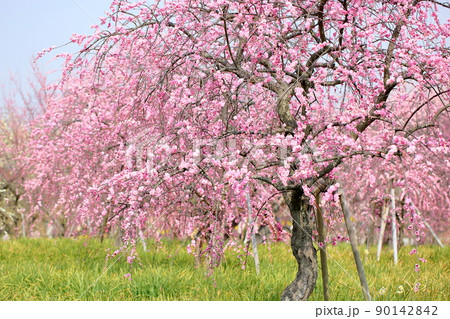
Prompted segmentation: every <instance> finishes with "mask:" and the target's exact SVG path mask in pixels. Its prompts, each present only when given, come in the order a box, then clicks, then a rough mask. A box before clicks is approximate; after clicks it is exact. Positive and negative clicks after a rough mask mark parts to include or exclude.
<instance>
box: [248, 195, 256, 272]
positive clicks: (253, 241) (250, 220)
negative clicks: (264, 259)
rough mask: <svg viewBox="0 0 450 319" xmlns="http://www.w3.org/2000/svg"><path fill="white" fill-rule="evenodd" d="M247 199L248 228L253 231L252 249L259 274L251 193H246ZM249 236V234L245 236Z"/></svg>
mask: <svg viewBox="0 0 450 319" xmlns="http://www.w3.org/2000/svg"><path fill="white" fill-rule="evenodd" d="M245 196H246V199H247V209H248V216H249V227H248V228H247V232H249V231H251V234H250V235H251V239H252V250H253V258H254V260H255V268H256V273H257V274H258V275H259V255H258V243H257V242H256V234H255V232H254V231H253V227H252V226H253V222H254V219H253V214H252V205H251V203H250V195H249V194H248V193H247V194H245ZM245 237H247V236H245Z"/></svg>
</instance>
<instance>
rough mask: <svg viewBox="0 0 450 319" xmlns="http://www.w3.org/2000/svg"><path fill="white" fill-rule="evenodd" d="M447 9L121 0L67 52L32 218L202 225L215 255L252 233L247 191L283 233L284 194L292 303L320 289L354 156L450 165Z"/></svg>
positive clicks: (181, 227) (401, 4) (105, 226)
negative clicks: (333, 210)
mask: <svg viewBox="0 0 450 319" xmlns="http://www.w3.org/2000/svg"><path fill="white" fill-rule="evenodd" d="M439 5H441V6H446V5H444V4H439V3H438V2H437V1H417V0H415V1H410V0H401V1H400V0H399V1H378V0H370V1H358V0H354V1H353V0H339V1H337V0H334V1H331V0H321V1H284V2H282V3H281V2H272V1H261V0H258V1H255V0H246V1H239V2H238V1H204V2H202V1H187V0H180V1H172V2H168V3H166V4H164V5H163V4H159V3H158V4H155V5H147V4H145V3H136V4H130V3H127V2H124V1H114V2H113V3H112V5H111V8H110V9H111V11H110V13H108V16H107V17H106V18H101V23H100V25H99V26H96V27H95V28H96V31H95V33H94V34H93V35H90V36H84V35H74V36H73V38H72V41H73V42H75V43H78V44H79V45H80V46H81V47H82V49H81V51H80V54H79V55H78V56H76V57H71V56H69V55H66V56H64V57H65V58H66V68H65V70H64V72H63V77H62V80H61V82H60V83H59V84H58V85H57V86H56V87H55V88H56V89H57V92H58V93H55V94H53V95H52V96H51V97H50V98H49V99H48V101H47V103H48V109H47V112H46V114H45V115H44V116H43V117H42V118H41V119H40V120H39V121H37V122H36V124H35V125H36V128H35V131H34V139H33V141H32V142H31V145H30V150H31V154H32V155H31V156H32V157H31V158H32V160H31V161H30V163H29V168H30V170H31V171H32V172H33V176H34V178H33V179H31V180H30V181H29V182H28V183H27V189H28V192H29V194H32V195H30V196H32V197H33V201H34V202H36V203H37V205H36V206H35V207H34V211H32V212H31V213H35V212H36V211H39V210H41V209H44V208H45V209H46V210H50V213H49V214H50V215H52V216H61V215H63V217H64V220H65V221H66V223H65V226H64V227H65V232H66V234H67V235H70V234H72V233H73V232H75V231H77V228H78V229H80V226H81V230H83V229H84V230H85V231H89V232H91V233H104V232H108V231H110V230H111V229H113V227H115V226H119V227H120V229H121V231H122V238H123V240H124V241H125V242H126V243H134V242H135V240H136V239H137V238H138V237H139V236H144V237H145V236H155V237H158V236H160V235H161V230H162V229H164V230H167V229H170V230H171V232H172V233H173V234H174V235H177V236H189V235H192V234H193V233H196V234H197V235H198V237H197V239H194V242H193V243H192V245H194V246H195V245H197V246H198V245H200V242H199V241H200V240H201V239H203V240H206V242H207V245H206V248H204V249H203V250H199V251H198V252H199V253H201V254H205V253H206V254H208V255H209V256H210V260H211V263H212V264H213V265H214V264H217V263H218V262H219V261H220V258H221V257H222V255H223V251H224V249H225V248H226V247H230V246H231V247H237V246H238V243H237V242H236V241H234V239H235V238H236V236H237V234H236V230H235V226H236V225H237V224H239V223H245V222H246V221H247V220H248V217H249V216H248V211H249V210H248V209H247V205H246V196H247V194H248V195H250V199H251V206H252V212H253V216H252V220H255V223H256V222H257V223H263V224H268V225H269V226H270V228H271V229H272V234H275V236H277V235H276V234H278V235H280V236H281V235H282V234H280V230H278V229H279V228H277V221H276V218H275V216H274V214H273V212H272V211H271V210H270V205H267V202H268V201H269V200H271V199H272V198H273V197H274V196H276V195H277V194H278V195H279V196H283V198H284V200H285V202H286V204H287V208H288V210H289V214H290V216H291V217H292V220H293V232H292V238H291V246H292V250H293V254H294V257H295V258H296V260H297V262H298V265H299V268H298V273H297V276H296V278H295V279H294V281H293V282H292V283H291V284H290V285H289V286H288V287H287V288H286V289H285V291H284V292H283V294H282V299H283V300H306V299H307V298H308V296H309V295H310V294H311V292H312V291H313V289H314V286H315V282H316V279H317V272H318V270H317V268H318V267H317V259H316V250H315V248H314V246H313V242H314V241H313V228H314V226H313V222H314V219H313V216H312V213H313V209H312V208H313V205H314V196H316V195H317V194H319V193H320V192H325V193H326V196H324V198H325V199H330V196H331V195H332V191H333V189H336V187H337V185H336V183H337V179H338V178H339V181H340V179H342V182H341V181H340V182H341V184H342V185H351V183H352V181H353V180H354V179H355V176H354V175H349V174H348V172H350V170H348V168H352V169H353V168H354V169H355V170H356V169H360V170H366V169H367V172H365V173H366V174H372V175H374V176H377V175H378V170H379V169H382V170H383V171H385V172H387V174H390V175H392V176H396V177H397V178H398V180H397V181H396V183H401V179H402V177H400V176H399V175H405V174H413V172H414V171H422V170H423V165H430V166H431V167H430V169H434V167H435V165H436V162H435V161H429V164H428V162H427V161H426V158H429V157H433V156H434V155H433V152H434V153H436V152H438V153H440V154H441V155H440V156H441V157H442V158H443V160H444V161H445V164H442V165H441V166H440V167H441V168H442V169H444V170H446V169H448V160H446V159H445V155H447V154H448V153H447V152H448V146H449V145H448V139H446V138H445V136H444V135H443V134H444V132H443V130H442V127H441V125H442V124H445V122H444V121H441V120H440V118H441V117H443V116H448V115H447V114H448V112H447V109H448V102H446V101H448V100H449V99H448V96H449V91H448V90H449V84H450V78H449V73H448V69H449V62H450V61H449V48H448V46H447V42H446V41H447V39H448V36H449V32H450V25H449V24H440V23H439V21H438V18H437V15H436V8H437V6H439ZM416 101H420V103H422V104H423V106H421V107H420V108H421V109H422V110H425V109H426V110H427V113H426V118H425V122H424V123H423V125H422V123H419V125H416V124H418V122H417V117H416V113H417V112H419V111H417V112H416V110H417V108H419V106H418V105H417V103H416ZM446 103H447V104H446ZM423 147H425V148H427V149H431V150H432V152H429V153H427V152H424V151H423V150H422V149H423ZM418 156H419V157H420V156H422V159H417V157H418ZM400 161H402V162H401V164H402V165H400ZM424 163H425V164H424ZM399 166H401V168H398V167H399ZM346 171H347V172H346ZM372 175H370V176H372ZM420 176H422V175H419V178H420ZM369 181H370V186H371V187H374V188H375V189H377V190H380V191H384V188H383V187H385V186H383V185H381V186H380V187H381V188H377V187H376V185H375V184H374V183H373V182H372V179H371V177H370V180H369ZM416 181H417V180H416ZM407 186H408V187H412V188H414V187H415V185H412V184H409V185H407ZM349 187H350V186H349ZM414 191H415V192H420V191H419V190H418V189H415V190H414ZM408 194H411V195H410V196H415V195H412V193H411V192H408ZM419 196H420V195H419ZM427 198H428V197H427ZM430 201H433V198H431V197H430ZM430 203H431V202H430ZM418 205H422V204H418ZM225 239H229V240H228V241H226V240H225ZM196 240H197V241H196ZM132 255H133V252H132Z"/></svg>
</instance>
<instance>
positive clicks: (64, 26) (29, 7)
mask: <svg viewBox="0 0 450 319" xmlns="http://www.w3.org/2000/svg"><path fill="white" fill-rule="evenodd" d="M110 3H111V0H20V1H11V0H0V4H1V10H0V30H2V36H1V40H0V41H1V42H0V43H1V46H0V85H2V84H3V85H5V87H6V88H7V87H8V82H9V77H10V72H11V73H12V74H15V75H17V76H18V77H19V78H20V79H21V80H22V81H25V80H26V79H27V78H28V77H29V76H30V74H31V67H30V61H31V58H32V56H33V55H34V54H36V53H38V52H40V51H42V50H43V49H45V48H48V47H51V46H59V45H62V44H65V43H67V42H69V40H70V37H71V35H72V34H73V33H81V34H89V33H91V32H92V30H91V28H90V26H91V25H93V24H95V23H96V22H97V21H98V18H99V17H101V16H104V12H105V11H107V10H108V8H109V5H110ZM439 13H440V17H441V20H442V21H445V20H447V19H449V18H450V10H446V9H442V10H440V12H439ZM76 48H77V47H76V46H75V45H69V46H66V47H63V48H61V49H59V50H58V51H57V52H58V53H60V52H70V53H74V52H75V51H76ZM48 61H49V57H47V58H46V59H42V61H40V63H39V66H40V68H41V70H42V71H43V72H44V73H45V72H49V71H51V70H54V69H56V68H57V65H56V64H54V63H53V64H50V63H49V62H48ZM54 77H55V76H53V78H54ZM50 78H52V76H50Z"/></svg>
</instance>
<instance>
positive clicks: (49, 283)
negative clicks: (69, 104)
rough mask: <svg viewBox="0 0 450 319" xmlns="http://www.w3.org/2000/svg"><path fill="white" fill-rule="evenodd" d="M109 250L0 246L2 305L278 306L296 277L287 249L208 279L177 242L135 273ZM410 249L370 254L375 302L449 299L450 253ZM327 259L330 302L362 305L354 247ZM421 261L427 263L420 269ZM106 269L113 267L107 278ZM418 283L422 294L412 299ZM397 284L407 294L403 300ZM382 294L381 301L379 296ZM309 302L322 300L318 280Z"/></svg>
mask: <svg viewBox="0 0 450 319" xmlns="http://www.w3.org/2000/svg"><path fill="white" fill-rule="evenodd" d="M108 247H111V246H108V244H107V243H106V244H105V243H104V244H103V245H102V244H100V243H99V242H98V241H97V240H93V239H86V238H81V239H75V240H74V239H18V240H11V241H7V242H0V300H279V298H280V295H281V292H282V291H283V289H284V288H285V287H286V285H288V284H289V283H290V282H291V280H292V279H293V277H294V276H295V273H296V263H295V260H294V258H293V257H292V255H291V252H290V250H289V247H288V246H287V245H286V244H283V243H278V244H273V245H272V246H271V247H270V248H269V247H267V246H259V253H260V260H261V274H260V275H259V276H258V275H256V273H255V270H254V266H253V260H252V258H251V257H249V258H248V264H247V267H246V269H241V264H240V261H239V259H238V258H237V257H236V256H235V255H234V254H233V253H232V252H230V253H227V254H226V258H225V262H224V263H223V264H222V265H221V266H220V267H218V268H216V269H215V271H214V273H213V274H212V275H211V276H207V272H208V270H207V269H205V268H196V267H194V257H193V256H191V255H189V254H187V252H186V249H185V248H184V246H183V245H182V243H180V242H176V241H169V242H166V243H165V245H164V246H162V245H157V244H155V243H150V244H149V251H148V252H143V251H140V252H139V257H140V262H135V263H134V265H133V266H132V268H131V266H130V265H129V264H128V263H126V261H125V260H124V258H121V259H120V260H118V261H117V262H116V263H115V264H113V265H112V266H111V264H112V263H113V262H114V260H115V259H108V260H107V259H106V258H105V257H106V254H107V252H106V248H108ZM111 249H114V248H112V247H111ZM410 249H411V248H409V247H404V248H402V249H401V250H400V252H399V263H398V264H397V265H394V264H393V261H392V252H391V251H389V249H385V250H384V252H383V255H382V258H381V261H380V262H376V260H375V253H376V252H375V251H376V249H375V247H373V248H371V249H370V252H369V254H368V255H367V256H366V257H365V260H364V266H365V271H366V276H367V278H368V281H369V287H370V291H371V294H372V296H373V297H374V299H375V300H449V299H450V298H449V297H450V291H449V287H450V285H449V277H450V276H449V275H450V272H449V265H448V260H449V257H450V249H449V248H439V247H429V246H428V247H419V249H418V250H419V253H418V254H416V255H413V256H410V255H409V254H408V252H409V251H410ZM363 250H364V249H361V253H362V256H365V254H364V251H363ZM329 255H330V256H331V257H332V258H333V259H335V260H336V261H337V262H338V263H339V264H340V266H341V267H342V268H343V269H341V268H340V266H339V265H338V264H337V263H336V262H334V261H332V260H329V272H330V298H331V300H362V293H361V290H360V288H359V285H358V282H359V280H358V276H357V273H356V269H355V267H354V261H353V257H352V253H351V249H350V247H349V245H348V244H340V245H338V246H336V247H330V248H329ZM418 256H419V257H423V258H425V259H427V260H428V261H427V263H422V262H419V261H418V260H417V258H418ZM363 258H364V257H363ZM139 263H140V264H141V265H139ZM416 263H420V264H421V271H420V272H415V271H414V264H416ZM105 266H106V267H109V266H111V267H110V268H109V270H108V271H107V272H106V273H104V270H105ZM103 273H104V274H103ZM127 273H131V274H132V280H131V281H130V280H128V279H127V278H124V275H125V274H127ZM347 273H348V274H347ZM102 274H103V276H102ZM350 276H351V277H352V278H353V279H352V278H350ZM99 277H100V278H99ZM98 278H99V279H98ZM97 279H98V280H97ZM417 281H419V282H420V283H421V286H420V290H419V292H414V291H413V288H414V285H415V283H416V282H417ZM400 285H402V286H403V287H404V292H403V293H401V294H398V293H396V291H397V290H398V286H400ZM382 287H385V288H386V293H385V294H384V295H380V293H379V291H380V289H381V288H382ZM88 288H89V289H88ZM310 300H322V283H321V279H320V275H319V280H318V282H317V286H316V289H315V291H314V293H313V294H312V295H311V297H310Z"/></svg>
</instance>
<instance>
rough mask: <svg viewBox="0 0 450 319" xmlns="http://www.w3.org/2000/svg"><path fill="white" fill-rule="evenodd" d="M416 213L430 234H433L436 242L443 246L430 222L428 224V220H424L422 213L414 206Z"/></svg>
mask: <svg viewBox="0 0 450 319" xmlns="http://www.w3.org/2000/svg"><path fill="white" fill-rule="evenodd" d="M416 213H417V215H419V216H420V218H422V221H423V223H424V224H425V226H426V227H427V228H428V230H429V231H430V233H431V235H432V236H433V238H434V240H436V242H437V244H438V245H439V246H440V247H444V244H443V243H442V242H441V240H440V239H439V237H438V236H437V235H436V233H435V232H434V230H433V228H431V226H430V224H428V222H427V221H426V220H425V218H423V216H422V214H421V213H420V211H419V210H418V209H417V208H416Z"/></svg>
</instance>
